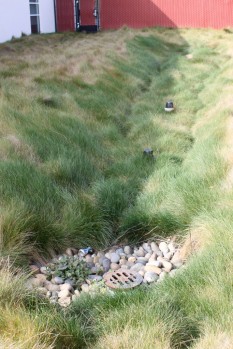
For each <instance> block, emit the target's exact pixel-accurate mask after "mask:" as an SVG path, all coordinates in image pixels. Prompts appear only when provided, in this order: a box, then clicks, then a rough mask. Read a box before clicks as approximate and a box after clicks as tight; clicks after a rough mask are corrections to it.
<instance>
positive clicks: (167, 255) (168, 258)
mask: <svg viewBox="0 0 233 349" xmlns="http://www.w3.org/2000/svg"><path fill="white" fill-rule="evenodd" d="M172 256H173V253H172V252H168V253H166V254H164V258H165V259H167V260H168V261H170V259H171V258H172Z"/></svg>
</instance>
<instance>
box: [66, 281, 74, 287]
mask: <svg viewBox="0 0 233 349" xmlns="http://www.w3.org/2000/svg"><path fill="white" fill-rule="evenodd" d="M65 284H69V285H71V286H72V287H73V286H74V285H75V281H74V280H71V279H66V280H65Z"/></svg>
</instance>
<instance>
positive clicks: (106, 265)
mask: <svg viewBox="0 0 233 349" xmlns="http://www.w3.org/2000/svg"><path fill="white" fill-rule="evenodd" d="M102 264H103V268H104V271H105V273H106V272H107V271H109V269H110V265H111V261H110V260H109V259H108V258H105V259H104V260H103V263H102Z"/></svg>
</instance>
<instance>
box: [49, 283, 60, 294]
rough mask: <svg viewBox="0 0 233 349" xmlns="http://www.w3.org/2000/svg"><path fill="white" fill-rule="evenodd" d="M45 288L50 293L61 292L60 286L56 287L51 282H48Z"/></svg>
mask: <svg viewBox="0 0 233 349" xmlns="http://www.w3.org/2000/svg"><path fill="white" fill-rule="evenodd" d="M45 287H46V288H47V290H48V291H50V292H54V291H60V286H59V285H54V284H52V283H51V282H48V283H47V284H46V286H45Z"/></svg>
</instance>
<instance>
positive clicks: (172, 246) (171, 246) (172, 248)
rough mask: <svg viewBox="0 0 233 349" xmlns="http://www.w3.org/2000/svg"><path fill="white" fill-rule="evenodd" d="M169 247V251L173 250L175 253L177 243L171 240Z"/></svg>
mask: <svg viewBox="0 0 233 349" xmlns="http://www.w3.org/2000/svg"><path fill="white" fill-rule="evenodd" d="M168 248H169V251H170V252H172V253H175V252H176V247H175V244H174V242H170V243H169V244H168Z"/></svg>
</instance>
